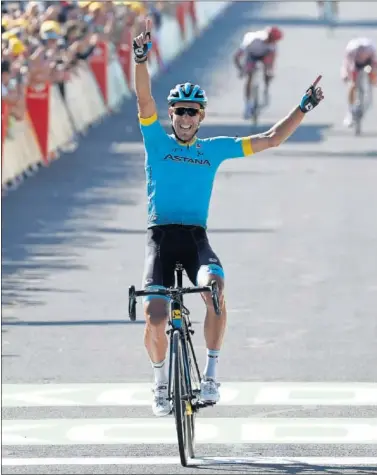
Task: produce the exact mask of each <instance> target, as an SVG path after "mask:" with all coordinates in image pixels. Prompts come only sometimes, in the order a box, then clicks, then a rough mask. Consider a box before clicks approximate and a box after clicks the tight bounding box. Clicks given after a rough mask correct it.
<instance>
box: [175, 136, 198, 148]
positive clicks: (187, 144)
mask: <svg viewBox="0 0 377 475" xmlns="http://www.w3.org/2000/svg"><path fill="white" fill-rule="evenodd" d="M174 137H175V140H176V141H177V143H179V145H183V146H186V147H191V145H194V143H195V142H196V141H197V140H198V137H197V136H196V135H195V137H193V138H192V139H191V140H190V142H181V141H180V140H179V139H177V137H176V136H175V135H174Z"/></svg>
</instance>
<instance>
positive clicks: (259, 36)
mask: <svg viewBox="0 0 377 475" xmlns="http://www.w3.org/2000/svg"><path fill="white" fill-rule="evenodd" d="M275 48H276V46H275V44H273V43H267V32H266V31H265V30H259V31H249V32H247V33H246V34H245V36H244V37H243V39H242V42H241V45H240V48H239V50H240V51H242V52H243V53H244V54H246V55H249V56H254V57H256V58H261V57H263V56H266V55H267V54H268V53H272V52H274V51H275Z"/></svg>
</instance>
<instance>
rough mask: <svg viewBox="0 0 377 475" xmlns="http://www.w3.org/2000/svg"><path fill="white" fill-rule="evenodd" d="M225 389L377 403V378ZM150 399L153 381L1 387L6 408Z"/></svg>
mask: <svg viewBox="0 0 377 475" xmlns="http://www.w3.org/2000/svg"><path fill="white" fill-rule="evenodd" d="M220 393H221V400H220V402H219V405H220V406H225V405H229V406H255V405H265V406H266V405H287V406H311V405H315V406H327V405H334V406H365V405H370V406H377V383H356V382H354V383H300V382H297V383H296V382H282V383H280V382H276V383H275V382H266V383H263V382H242V383H237V382H221V386H220ZM150 404H151V384H150V383H124V384H122V383H109V384H103V383H101V384H95V383H94V384H93V383H89V384H85V383H83V384H4V385H3V386H2V405H3V407H42V406H43V407H47V406H49V407H52V406H150Z"/></svg>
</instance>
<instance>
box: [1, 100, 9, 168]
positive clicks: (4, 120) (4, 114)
mask: <svg viewBox="0 0 377 475" xmlns="http://www.w3.org/2000/svg"><path fill="white" fill-rule="evenodd" d="M7 126H8V104H6V103H5V102H4V101H3V100H2V101H1V169H3V160H4V142H5V137H6V135H7Z"/></svg>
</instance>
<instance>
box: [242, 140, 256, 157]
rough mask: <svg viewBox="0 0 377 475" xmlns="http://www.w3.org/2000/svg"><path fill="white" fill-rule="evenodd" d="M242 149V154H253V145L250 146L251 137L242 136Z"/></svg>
mask: <svg viewBox="0 0 377 475" xmlns="http://www.w3.org/2000/svg"><path fill="white" fill-rule="evenodd" d="M242 151H243V154H244V156H245V157H246V156H247V155H253V153H254V152H253V147H252V146H251V139H250V137H243V138H242Z"/></svg>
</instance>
